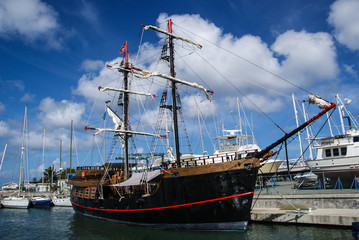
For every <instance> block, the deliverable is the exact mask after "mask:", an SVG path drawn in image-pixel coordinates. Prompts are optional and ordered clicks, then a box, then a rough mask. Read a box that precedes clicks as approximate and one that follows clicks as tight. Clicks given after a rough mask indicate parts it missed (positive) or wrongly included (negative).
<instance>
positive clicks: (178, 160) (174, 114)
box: [167, 19, 181, 168]
mask: <svg viewBox="0 0 359 240" xmlns="http://www.w3.org/2000/svg"><path fill="white" fill-rule="evenodd" d="M167 24H168V32H169V33H172V21H171V19H169V20H168V22H167ZM168 44H169V50H170V58H169V62H170V74H171V77H176V73H175V65H174V46H173V36H172V35H169V36H168ZM172 119H173V131H174V141H175V155H176V164H177V167H179V168H180V167H181V153H180V149H179V136H178V119H177V102H176V82H175V81H172Z"/></svg>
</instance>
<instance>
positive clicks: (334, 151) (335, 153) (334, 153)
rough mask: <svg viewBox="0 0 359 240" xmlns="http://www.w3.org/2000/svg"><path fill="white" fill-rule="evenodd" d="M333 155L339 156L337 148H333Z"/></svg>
mask: <svg viewBox="0 0 359 240" xmlns="http://www.w3.org/2000/svg"><path fill="white" fill-rule="evenodd" d="M333 156H339V148H333Z"/></svg>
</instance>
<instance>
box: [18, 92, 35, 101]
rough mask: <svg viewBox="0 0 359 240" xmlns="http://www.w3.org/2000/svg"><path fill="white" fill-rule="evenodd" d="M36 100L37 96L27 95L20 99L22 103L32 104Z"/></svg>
mask: <svg viewBox="0 0 359 240" xmlns="http://www.w3.org/2000/svg"><path fill="white" fill-rule="evenodd" d="M34 99H35V94H31V93H25V95H24V96H22V98H21V99H20V102H32V101H34Z"/></svg>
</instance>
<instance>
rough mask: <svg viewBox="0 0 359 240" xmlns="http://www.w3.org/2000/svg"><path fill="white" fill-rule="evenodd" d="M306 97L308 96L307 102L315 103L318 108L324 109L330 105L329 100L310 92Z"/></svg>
mask: <svg viewBox="0 0 359 240" xmlns="http://www.w3.org/2000/svg"><path fill="white" fill-rule="evenodd" d="M308 98H309V103H311V104H317V105H318V107H319V108H320V109H326V108H328V107H330V105H331V103H330V102H328V101H326V100H324V99H323V98H321V97H318V96H316V95H314V94H311V93H310V94H309V95H308Z"/></svg>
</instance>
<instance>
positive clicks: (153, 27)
mask: <svg viewBox="0 0 359 240" xmlns="http://www.w3.org/2000/svg"><path fill="white" fill-rule="evenodd" d="M143 29H145V30H147V29H152V30H155V31H157V32H160V33H164V34H166V35H169V36H171V37H173V38H176V39H180V40H182V41H184V42H188V43H190V44H193V45H195V46H196V47H198V48H202V46H201V45H199V44H198V43H195V42H194V41H192V40H191V39H188V38H184V37H180V36H177V35H175V34H173V33H170V32H167V31H165V30H162V29H160V28H158V27H155V26H152V25H143Z"/></svg>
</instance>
